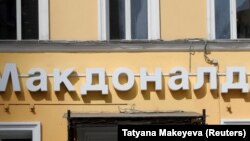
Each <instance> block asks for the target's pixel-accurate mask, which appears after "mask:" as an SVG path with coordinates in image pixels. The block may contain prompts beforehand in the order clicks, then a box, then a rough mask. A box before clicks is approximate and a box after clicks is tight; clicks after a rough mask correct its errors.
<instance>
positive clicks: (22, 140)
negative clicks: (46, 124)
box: [1, 139, 32, 141]
mask: <svg viewBox="0 0 250 141" xmlns="http://www.w3.org/2000/svg"><path fill="white" fill-rule="evenodd" d="M1 141H32V139H2V140H1Z"/></svg>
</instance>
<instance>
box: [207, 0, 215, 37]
mask: <svg viewBox="0 0 250 141" xmlns="http://www.w3.org/2000/svg"><path fill="white" fill-rule="evenodd" d="M207 5H208V6H207V32H208V39H210V40H213V39H215V38H216V36H215V6H214V0H207Z"/></svg>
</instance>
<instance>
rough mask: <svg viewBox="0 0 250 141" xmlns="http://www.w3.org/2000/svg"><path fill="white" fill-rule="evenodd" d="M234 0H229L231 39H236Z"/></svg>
mask: <svg viewBox="0 0 250 141" xmlns="http://www.w3.org/2000/svg"><path fill="white" fill-rule="evenodd" d="M236 10H237V9H236V0H230V30H231V39H237V19H236Z"/></svg>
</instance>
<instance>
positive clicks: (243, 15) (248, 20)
mask: <svg viewBox="0 0 250 141" xmlns="http://www.w3.org/2000/svg"><path fill="white" fill-rule="evenodd" d="M236 2H237V3H236V4H237V36H238V38H250V0H237V1H236Z"/></svg>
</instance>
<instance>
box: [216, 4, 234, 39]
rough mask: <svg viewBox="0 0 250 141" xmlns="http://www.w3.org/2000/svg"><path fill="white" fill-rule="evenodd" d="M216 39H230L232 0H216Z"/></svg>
mask: <svg viewBox="0 0 250 141" xmlns="http://www.w3.org/2000/svg"><path fill="white" fill-rule="evenodd" d="M215 33H216V39H230V33H231V32H230V1H229V0H215Z"/></svg>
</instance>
